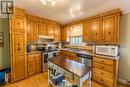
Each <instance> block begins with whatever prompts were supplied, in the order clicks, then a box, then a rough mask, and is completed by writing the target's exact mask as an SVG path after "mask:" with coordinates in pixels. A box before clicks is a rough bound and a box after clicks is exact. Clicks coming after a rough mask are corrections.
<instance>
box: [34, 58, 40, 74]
mask: <svg viewBox="0 0 130 87" xmlns="http://www.w3.org/2000/svg"><path fill="white" fill-rule="evenodd" d="M35 72H36V73H39V72H41V56H39V57H36V58H35Z"/></svg>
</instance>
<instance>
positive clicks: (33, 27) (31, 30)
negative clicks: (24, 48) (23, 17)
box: [27, 20, 39, 42]
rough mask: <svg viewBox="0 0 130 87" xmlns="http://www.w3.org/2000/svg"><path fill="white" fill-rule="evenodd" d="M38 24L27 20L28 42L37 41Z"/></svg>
mask: <svg viewBox="0 0 130 87" xmlns="http://www.w3.org/2000/svg"><path fill="white" fill-rule="evenodd" d="M38 26H39V25H38V23H37V22H34V21H31V20H27V41H28V42H32V41H37V39H38V28H39V27H38Z"/></svg>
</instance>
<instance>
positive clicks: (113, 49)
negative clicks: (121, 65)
mask: <svg viewBox="0 0 130 87" xmlns="http://www.w3.org/2000/svg"><path fill="white" fill-rule="evenodd" d="M118 53H119V52H118V46H113V45H108V46H105V45H96V54H101V55H108V56H114V57H115V56H118Z"/></svg>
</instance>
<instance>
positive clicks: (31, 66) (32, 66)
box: [28, 57, 35, 75]
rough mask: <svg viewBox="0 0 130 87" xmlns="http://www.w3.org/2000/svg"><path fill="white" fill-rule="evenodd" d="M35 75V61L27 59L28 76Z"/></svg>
mask: <svg viewBox="0 0 130 87" xmlns="http://www.w3.org/2000/svg"><path fill="white" fill-rule="evenodd" d="M33 74H35V60H34V57H33V58H28V75H33Z"/></svg>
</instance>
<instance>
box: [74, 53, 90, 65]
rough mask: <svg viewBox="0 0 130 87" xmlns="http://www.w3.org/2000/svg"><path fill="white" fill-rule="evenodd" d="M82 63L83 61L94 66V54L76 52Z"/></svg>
mask: <svg viewBox="0 0 130 87" xmlns="http://www.w3.org/2000/svg"><path fill="white" fill-rule="evenodd" d="M76 55H77V57H78V60H79V62H80V63H83V64H85V65H88V66H92V56H90V55H87V54H82V53H76Z"/></svg>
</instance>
